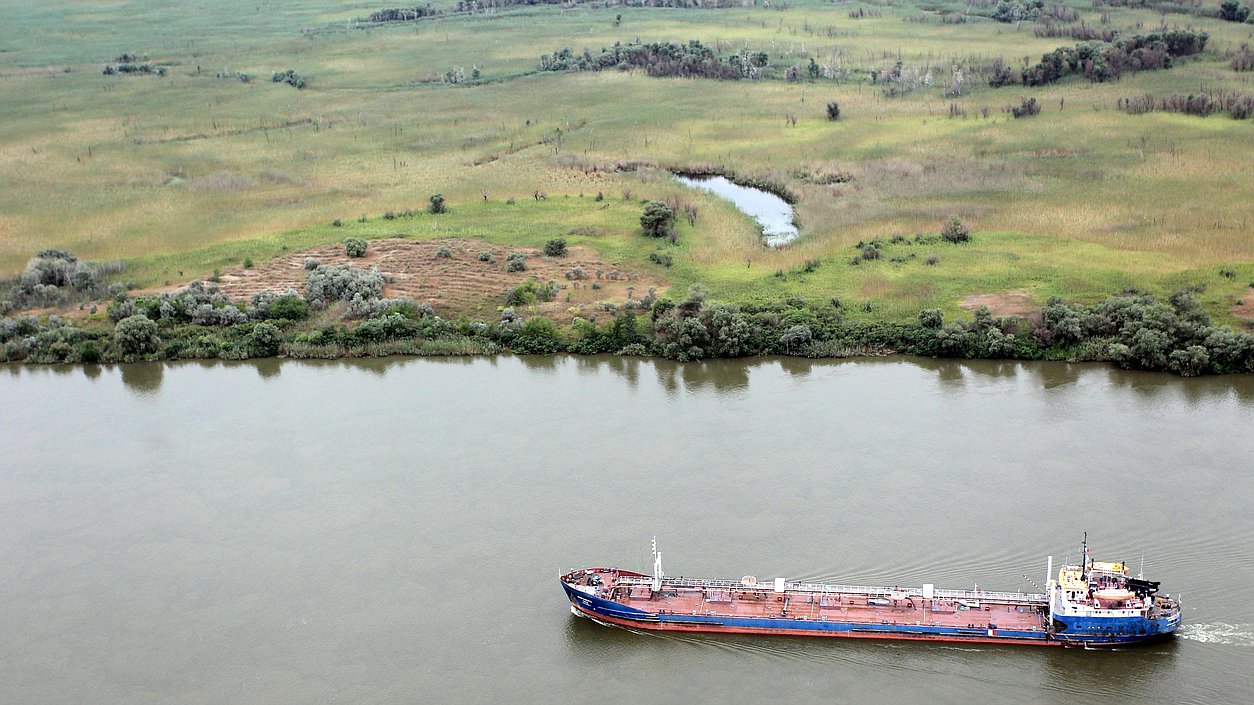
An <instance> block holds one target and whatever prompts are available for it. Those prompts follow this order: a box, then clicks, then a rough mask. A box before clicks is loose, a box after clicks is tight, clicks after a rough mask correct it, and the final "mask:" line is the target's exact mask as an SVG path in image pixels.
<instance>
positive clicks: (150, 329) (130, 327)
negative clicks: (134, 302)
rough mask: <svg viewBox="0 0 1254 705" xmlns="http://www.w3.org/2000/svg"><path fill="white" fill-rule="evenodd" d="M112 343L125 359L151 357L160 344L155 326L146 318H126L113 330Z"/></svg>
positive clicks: (136, 316)
mask: <svg viewBox="0 0 1254 705" xmlns="http://www.w3.org/2000/svg"><path fill="white" fill-rule="evenodd" d="M113 341H114V342H115V343H117V346H118V349H119V350H121V351H122V354H123V355H124V356H126V357H137V356H141V355H151V354H152V353H154V352H156V351H157V346H158V345H159V344H160V343H161V340H160V338H158V337H157V324H156V323H154V322H153V321H152V319H150V318H148V317H147V316H140V315H134V316H128V317H127V318H123V319H122V320H120V321H118V323H117V325H116V326H114V328H113Z"/></svg>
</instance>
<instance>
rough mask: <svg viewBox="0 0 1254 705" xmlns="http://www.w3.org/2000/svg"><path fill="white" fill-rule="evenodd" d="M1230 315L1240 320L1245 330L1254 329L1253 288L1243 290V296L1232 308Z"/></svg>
mask: <svg viewBox="0 0 1254 705" xmlns="http://www.w3.org/2000/svg"><path fill="white" fill-rule="evenodd" d="M1232 315H1234V316H1236V317H1237V318H1240V319H1241V322H1242V323H1244V324H1245V325H1246V327H1247V328H1250V327H1254V286H1252V287H1250V288H1248V289H1246V290H1245V296H1242V297H1241V300H1240V301H1239V302H1237V305H1236V306H1233V307H1232Z"/></svg>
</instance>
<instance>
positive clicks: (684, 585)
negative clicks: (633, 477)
mask: <svg viewBox="0 0 1254 705" xmlns="http://www.w3.org/2000/svg"><path fill="white" fill-rule="evenodd" d="M614 584H615V585H631V586H643V585H652V584H653V579H652V578H650V577H639V578H638V577H634V576H627V575H624V576H620V577H619V578H618V579H617V580H615V581H614ZM662 587H663V589H665V588H671V589H676V588H679V589H700V590H710V589H713V590H758V591H761V592H774V590H775V584H774V583H773V582H762V583H758V584H756V585H745V584H744V583H743V582H741V581H739V580H711V579H702V578H685V577H682V576H681V577H670V576H667V577H666V578H665V579H664V580H663V581H662ZM784 590H785V591H798V592H807V593H818V594H828V595H870V596H873V597H890V596H893V595H898V596H901V595H904V596H906V597H911V598H919V599H923V588H921V587H904V588H891V587H882V586H879V587H875V586H867V585H838V584H835V583H807V582H785V583H784ZM932 597H933V599H944V600H984V601H991V602H1014V603H1023V602H1031V603H1040V604H1042V605H1044V604H1045V603H1046V600H1045V595H1043V594H1039V593H1033V594H1029V593H1022V592H994V591H989V590H978V591H976V590H941V589H934V590H933V591H932Z"/></svg>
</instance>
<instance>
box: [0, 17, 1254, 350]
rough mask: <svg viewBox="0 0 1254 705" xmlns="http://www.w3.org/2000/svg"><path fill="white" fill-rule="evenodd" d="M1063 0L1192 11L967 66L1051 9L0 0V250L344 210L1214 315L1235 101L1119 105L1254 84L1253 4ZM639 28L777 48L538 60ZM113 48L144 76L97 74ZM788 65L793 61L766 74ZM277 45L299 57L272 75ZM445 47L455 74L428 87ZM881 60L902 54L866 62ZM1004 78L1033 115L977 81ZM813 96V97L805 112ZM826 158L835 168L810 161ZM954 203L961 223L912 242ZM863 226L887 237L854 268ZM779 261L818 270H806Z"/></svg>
mask: <svg viewBox="0 0 1254 705" xmlns="http://www.w3.org/2000/svg"><path fill="white" fill-rule="evenodd" d="M1063 5H1064V6H1065V7H1067V8H1069V9H1070V10H1072V11H1073V12H1074V15H1075V17H1074V19H1073V20H1068V21H1065V22H1061V23H1060V25H1059V26H1061V27H1063V29H1064V30H1066V29H1067V28H1075V27H1078V26H1080V25H1081V23H1083V24H1084V25H1086V26H1090V27H1094V28H1100V29H1103V30H1116V31H1120V32H1122V33H1124V34H1131V33H1136V32H1145V31H1149V30H1152V29H1154V28H1156V27H1159V26H1162V25H1166V26H1168V27H1191V28H1195V29H1199V30H1204V31H1206V32H1207V33H1208V34H1209V35H1210V39H1209V42H1208V45H1207V49H1206V51H1205V52H1204V53H1202V54H1201V55H1199V56H1196V57H1188V58H1184V59H1180V60H1178V61H1176V62H1175V64H1174V66H1173V67H1172V68H1170V69H1169V70H1159V71H1145V72H1139V73H1131V72H1129V73H1126V74H1125V75H1124V76H1123V77H1122V78H1121V79H1120V80H1118V81H1112V82H1106V83H1093V82H1090V81H1088V80H1086V79H1085V78H1083V77H1079V76H1077V77H1070V78H1067V79H1065V80H1063V81H1061V82H1059V83H1056V84H1053V85H1050V86H1045V87H1031V88H1029V87H1025V86H1021V85H1011V86H1006V87H1001V88H990V87H989V85H988V81H987V75H986V69H987V67H988V66H989V65H990V64H991V62H993V61H994V60H995V59H998V58H1000V59H1003V60H1004V61H1005V62H1006V63H1007V64H1008V65H1009V66H1011V68H1012V69H1014V70H1015V71H1017V70H1018V68H1019V67H1020V66H1021V65H1022V64H1023V63H1024V60H1025V58H1026V59H1027V60H1029V61H1030V62H1035V61H1038V60H1039V59H1040V57H1041V55H1042V54H1044V53H1046V52H1049V51H1052V50H1053V49H1055V48H1057V47H1059V46H1070V45H1074V44H1075V43H1076V40H1075V39H1074V38H1072V37H1069V36H1047V35H1048V34H1049V32H1046V31H1043V28H1045V27H1046V24H1045V23H1043V22H1031V21H1028V22H1022V23H1015V24H1004V23H1000V22H995V21H993V20H991V19H989V17H988V16H987V15H989V14H991V11H992V10H991V7H990V8H983V7H982V6H981V5H979V4H978V3H976V4H967V3H944V2H942V3H931V4H927V5H924V4H922V3H905V4H894V5H891V6H890V5H887V4H877V3H846V4H840V5H832V4H829V3H821V2H817V1H810V0H801V1H800V2H793V3H788V4H787V5H786V6H779V7H771V8H767V7H765V6H755V7H736V8H719V9H675V8H660V7H659V8H649V7H593V6H591V5H590V4H589V5H580V6H576V7H573V8H561V7H557V6H534V7H523V8H507V9H502V10H501V11H499V12H496V13H494V14H478V15H445V16H440V17H436V18H434V19H430V20H420V21H416V22H403V23H387V24H379V25H364V24H361V23H358V22H355V21H354V20H355V18H362V17H365V16H367V15H369V13H370V12H372V11H375V10H378V9H381V6H376V5H373V4H369V3H349V4H344V3H338V2H336V3H332V2H318V1H315V2H309V3H301V4H299V6H281V7H280V6H272V5H268V4H262V5H258V4H256V3H244V2H241V1H239V0H227V2H223V3H215V4H211V5H197V6H194V7H182V6H167V5H164V4H144V5H141V6H135V7H132V6H129V5H118V6H101V7H97V8H93V10H92V12H90V13H85V12H83V11H82V10H81V8H80V7H79V6H78V5H76V4H74V3H71V2H68V1H66V2H58V1H54V2H51V3H43V4H40V5H38V6H29V5H26V6H22V7H20V8H17V9H15V10H14V12H13V13H12V17H11V23H10V25H11V28H12V29H13V30H14V31H13V32H11V33H10V34H11V36H10V38H9V39H8V40H6V44H5V45H4V46H3V47H2V49H3V52H2V53H0V273H2V274H4V275H13V274H16V273H17V272H18V271H20V270H21V268H22V266H23V265H24V263H25V262H26V261H27V259H28V258H30V257H31V256H32V254H34V253H35V252H36V251H38V250H40V249H42V248H44V247H62V248H66V249H70V250H73V251H74V252H76V253H77V254H79V255H80V256H83V257H89V258H93V259H98V260H123V261H125V263H126V266H127V270H126V272H125V274H124V275H123V277H124V278H130V279H133V280H134V281H135V282H136V283H137V284H139V285H140V286H144V287H149V286H164V285H165V284H166V283H167V282H170V283H171V284H178V283H180V282H186V281H189V280H191V279H194V278H206V277H208V276H210V275H211V274H212V273H213V272H214V270H220V271H223V272H225V271H227V270H230V269H231V268H233V267H241V266H242V265H243V263H244V261H245V260H253V261H257V262H260V261H263V260H265V259H268V258H270V257H274V256H277V255H283V254H286V253H292V252H299V251H302V250H304V249H308V248H311V247H317V246H322V245H327V244H330V243H334V242H338V241H339V240H342V239H343V238H344V237H346V236H349V235H352V236H361V237H367V238H379V237H395V236H398V235H401V236H404V237H407V238H415V239H423V238H446V237H456V238H462V237H472V238H477V239H481V240H484V241H487V242H491V243H496V244H499V245H501V246H507V247H513V246H518V247H523V246H529V247H536V246H539V245H540V244H542V243H543V242H544V241H546V240H547V239H549V238H552V237H565V238H567V239H568V240H570V241H571V243H572V244H574V245H580V246H586V247H588V248H593V249H595V250H596V251H597V252H599V253H600V255H601V257H603V258H604V259H606V260H610V261H615V262H621V263H623V264H624V265H630V266H631V267H633V268H634V269H636V270H637V271H644V272H649V273H651V274H652V275H654V276H656V277H659V278H663V279H665V280H666V281H668V282H669V283H670V284H671V286H672V292H677V293H673V294H672V296H673V297H675V298H682V296H683V292H685V291H686V290H687V288H688V286H689V285H690V284H693V283H701V284H703V285H705V286H706V287H708V288H709V290H710V292H711V297H712V298H715V299H719V300H724V301H730V302H734V303H739V304H745V305H751V306H769V305H774V304H781V303H782V302H784V301H786V300H788V299H790V298H800V299H802V300H804V301H806V302H808V303H809V304H811V305H813V306H822V305H826V302H829V301H830V300H831V299H832V298H833V297H835V298H838V299H840V300H841V301H842V302H843V303H844V309H843V310H844V312H845V313H844V315H845V320H847V321H859V322H867V323H874V322H895V323H906V322H910V321H913V320H915V318H916V316H917V313H918V311H919V310H921V309H929V308H937V309H940V310H942V311H944V312H945V313H946V314H947V315H948V316H949V317H950V318H951V319H953V318H955V317H957V316H959V315H969V314H966V313H964V308H970V303H969V300H970V299H972V297H980V296H993V297H996V296H1007V295H1009V296H1015V297H1020V298H1022V299H1024V300H1026V301H1027V302H1029V303H1030V304H1032V305H1034V306H1036V307H1037V308H1039V307H1040V306H1043V305H1044V304H1045V303H1046V301H1047V300H1048V299H1049V298H1050V297H1052V296H1059V297H1062V298H1064V299H1067V300H1069V301H1075V302H1079V303H1086V304H1092V303H1095V302H1097V301H1099V300H1101V299H1103V298H1104V297H1106V296H1108V295H1110V294H1112V293H1115V292H1118V291H1121V290H1122V289H1124V288H1125V287H1128V286H1136V287H1140V288H1142V289H1145V290H1147V291H1149V292H1151V293H1154V294H1157V295H1160V296H1166V295H1169V294H1170V293H1171V292H1173V291H1176V290H1179V289H1182V288H1186V287H1201V288H1203V291H1202V292H1201V293H1200V294H1198V298H1199V300H1200V301H1201V302H1202V304H1203V305H1204V306H1205V308H1206V310H1207V311H1208V312H1209V313H1210V314H1211V315H1212V316H1213V317H1214V318H1215V319H1216V320H1218V321H1221V322H1226V323H1229V324H1232V325H1238V326H1239V325H1243V320H1242V319H1241V318H1240V317H1239V315H1238V313H1237V309H1236V308H1235V303H1236V301H1238V300H1239V299H1241V298H1242V297H1243V296H1245V295H1246V286H1247V285H1248V284H1249V283H1250V282H1251V281H1254V237H1251V227H1252V225H1254V224H1251V222H1250V214H1251V211H1250V203H1251V202H1254V165H1252V164H1251V162H1250V160H1249V159H1248V155H1249V154H1251V153H1254V130H1251V123H1250V122H1249V121H1248V120H1245V121H1238V120H1233V119H1230V118H1229V117H1227V116H1225V115H1223V114H1214V115H1211V116H1210V117H1205V118H1201V117H1193V116H1188V115H1181V114H1173V113H1164V112H1153V113H1149V114H1144V115H1130V114H1127V113H1126V112H1124V111H1121V110H1119V109H1117V105H1118V103H1119V101H1120V100H1121V99H1124V98H1129V97H1134V96H1141V95H1144V94H1147V93H1148V94H1152V95H1156V96H1164V95H1168V94H1171V93H1173V92H1183V93H1188V92H1196V91H1198V90H1199V89H1205V90H1207V91H1212V92H1213V91H1232V92H1244V93H1247V94H1248V93H1254V88H1251V86H1250V83H1249V76H1250V75H1251V74H1250V73H1248V72H1238V71H1235V70H1233V69H1232V68H1231V66H1230V63H1231V61H1232V57H1233V56H1234V55H1235V53H1236V52H1238V51H1239V50H1240V46H1241V44H1242V43H1243V42H1250V41H1251V30H1250V28H1249V25H1241V24H1238V23H1232V22H1223V21H1220V20H1219V19H1217V18H1214V17H1210V16H1206V15H1204V14H1197V13H1190V14H1182V13H1180V12H1175V11H1173V8H1174V9H1176V10H1178V9H1180V8H1178V7H1175V6H1168V5H1164V6H1162V7H1161V8H1156V7H1153V6H1150V7H1144V8H1116V7H1109V6H1106V5H1101V6H1096V5H1093V4H1090V3H1088V2H1066V3H1063ZM436 6H437V7H439V8H442V9H450V8H451V3H437V4H436ZM859 10H861V13H860V14H859V13H858V12H857V11H859ZM1160 10H1161V11H1160ZM855 15H857V16H855ZM958 18H961V21H959V19H958ZM1067 31H1069V30H1067ZM65 36H73V37H74V38H75V39H74V41H73V42H67V41H62V40H61V38H62V37H65ZM637 39H639V40H640V41H644V42H666V41H674V42H678V43H686V42H688V41H689V40H700V41H701V42H702V43H703V44H705V45H707V46H709V47H711V48H713V49H714V50H715V51H716V52H717V53H718V54H719V55H730V54H733V53H735V52H738V51H740V50H741V49H748V50H751V51H755V52H756V51H761V52H765V53H766V54H767V55H768V56H769V60H770V66H771V67H772V71H774V72H775V73H774V74H773V75H774V76H775V77H774V78H769V79H763V80H742V81H714V80H704V79H691V78H657V77H653V76H649V75H648V74H647V72H645V71H642V70H633V71H625V72H619V71H613V70H610V71H599V72H595V73H594V72H582V73H581V72H559V73H554V72H545V73H540V72H538V66H539V61H540V57H541V56H542V55H544V54H551V53H553V52H555V51H557V50H559V49H561V48H564V47H570V48H571V49H572V50H573V51H575V52H582V51H583V50H584V49H585V48H586V49H588V50H589V51H590V52H591V53H593V54H595V53H597V52H599V51H600V49H601V48H602V47H608V46H612V45H613V44H614V43H615V42H631V41H635V40H637ZM124 52H127V53H134V54H136V55H137V56H138V59H137V60H138V61H142V62H146V63H150V64H152V65H158V66H162V67H165V68H166V71H165V74H164V75H163V76H157V75H112V76H106V75H103V74H102V71H101V69H102V67H103V65H104V64H106V63H110V62H113V61H114V60H115V59H116V58H117V57H118V55H119V54H122V53H124ZM811 60H814V61H815V62H816V64H817V65H821V66H822V67H823V70H822V72H821V73H820V75H816V76H811V75H810V74H809V73H808V72H807V70H808V66H809V65H810V61H811ZM898 62H900V68H897V65H898ZM790 67H796V68H799V69H800V71H801V73H800V77H799V80H796V81H789V80H787V79H786V78H783V76H784V74H785V73H786V72H787V70H788V69H789V68H790ZM286 69H292V70H294V71H297V72H299V73H300V75H301V76H303V77H306V78H307V79H308V80H307V83H306V87H305V88H304V89H299V90H298V89H296V88H294V87H292V86H289V85H286V84H283V83H274V82H272V81H271V80H270V75H271V73H272V72H273V71H282V70H286ZM457 69H460V70H461V71H460V73H458V71H457ZM475 69H478V72H479V73H478V78H477V79H475V78H473V73H474V70H475ZM450 71H452V72H453V75H454V76H462V77H464V80H463V79H458V80H460V81H461V82H458V83H450V82H449V81H448V77H449V72H450ZM893 71H897V72H898V73H899V74H900V75H901V76H902V78H901V79H900V80H898V81H895V82H888V83H886V82H884V81H883V80H878V79H877V80H875V81H873V80H872V79H871V78H870V76H871V73H872V72H875V74H876V75H877V76H883V75H885V74H886V73H891V72H893ZM238 72H243V73H246V74H249V75H250V76H251V80H250V81H249V82H244V81H241V80H239V78H238ZM220 73H221V74H223V75H224V76H225V77H219V74H220ZM959 74H961V76H962V81H961V90H960V91H958V92H957V94H949V93H950V91H949V89H951V88H952V86H953V84H954V82H955V79H956V78H957V77H958V76H959ZM907 89H908V90H907ZM1029 96H1031V97H1034V98H1036V99H1037V100H1038V101H1039V103H1040V104H1041V105H1042V106H1043V109H1042V111H1041V113H1040V114H1039V115H1036V116H1035V117H1030V118H1024V119H1014V118H1013V117H1011V115H1010V114H1008V113H1007V112H1005V111H1004V110H1005V109H1006V108H1008V107H1009V106H1012V105H1018V104H1019V103H1020V101H1021V99H1023V98H1025V97H1029ZM830 101H836V102H838V103H839V105H840V107H841V119H840V120H839V121H829V120H828V119H827V115H826V111H825V105H826V104H827V103H828V102H830ZM635 163H648V164H665V165H675V166H682V165H685V164H706V165H717V166H718V167H720V168H723V169H726V170H730V171H734V172H735V173H737V174H739V175H742V176H744V177H746V178H765V179H771V180H772V181H776V182H778V183H781V184H783V185H784V186H785V187H786V188H787V189H788V191H789V192H790V193H795V194H796V195H797V196H798V197H799V200H798V203H797V215H798V220H799V222H800V223H801V225H802V236H801V238H800V239H799V240H798V241H797V242H796V243H795V244H794V245H792V246H790V247H787V248H784V249H782V250H779V251H772V250H767V249H765V248H763V247H761V245H760V243H759V242H758V239H757V237H756V235H755V229H754V225H753V223H752V222H751V221H749V220H748V219H746V218H745V217H744V216H743V215H741V214H740V213H739V212H737V211H736V210H735V209H734V208H733V207H731V206H730V205H729V204H727V203H725V202H723V201H720V200H718V199H717V198H715V197H713V196H710V195H708V194H703V193H699V192H693V191H689V190H686V189H683V188H682V187H680V186H679V185H677V184H675V183H674V182H673V181H672V180H671V179H670V178H669V177H668V176H667V174H665V173H664V172H661V171H658V170H654V169H623V168H620V167H621V166H622V165H625V164H635ZM833 172H841V173H847V174H848V175H849V176H850V177H851V180H848V181H845V182H841V183H821V181H822V179H819V178H815V175H817V174H824V173H833ZM433 193H442V194H444V196H445V197H446V198H447V199H448V202H449V204H450V206H451V212H450V213H448V214H445V215H441V216H428V215H419V216H416V217H413V218H408V219H396V220H385V219H384V218H383V217H382V215H383V214H384V213H386V212H388V211H392V212H403V211H404V210H405V209H419V210H420V209H422V208H423V206H424V205H425V204H426V202H427V199H428V197H429V196H430V195H431V194H433ZM598 193H601V194H602V195H603V197H604V198H603V200H600V201H598V200H595V196H596V194H598ZM667 198H673V199H681V200H683V201H685V202H689V203H692V204H694V205H695V206H696V207H697V210H698V212H699V215H698V217H697V218H696V221H695V224H693V225H689V224H687V223H686V222H683V223H681V224H680V227H679V232H678V242H677V244H675V245H661V247H662V250H661V251H663V252H665V253H666V254H669V255H671V258H672V263H673V264H672V266H671V267H669V268H666V267H662V266H660V265H658V264H656V263H654V262H652V261H650V259H649V255H650V254H652V253H654V252H656V251H659V250H658V248H659V243H657V242H654V241H651V240H648V239H645V238H643V237H642V236H641V235H640V234H639V225H638V218H639V215H640V211H641V209H642V204H641V203H640V201H641V199H647V200H664V199H667ZM511 199H512V202H510V201H511ZM362 214H365V216H366V222H364V223H361V222H358V219H359V218H360V217H361V216H362ZM950 215H959V216H961V217H962V218H963V220H964V221H965V222H967V223H968V224H969V226H970V227H971V228H972V230H973V231H974V236H973V240H972V242H970V243H966V244H962V245H949V244H944V243H916V241H915V236H916V235H917V234H930V233H935V232H937V231H938V230H939V228H940V225H941V223H942V221H943V220H944V219H945V218H947V217H949V216H950ZM337 219H338V220H339V221H341V223H342V225H341V226H340V227H335V226H332V225H331V223H332V221H335V220H337ZM894 236H904V237H906V238H907V239H908V242H901V241H900V240H899V241H898V242H896V243H894V242H893V238H894ZM872 241H880V242H882V243H884V245H883V247H882V248H880V249H881V250H882V255H883V256H882V257H880V258H878V259H875V260H870V261H863V262H862V263H861V264H859V265H856V266H855V265H850V264H849V262H850V260H851V259H852V258H853V256H854V255H856V254H858V253H859V252H860V251H861V248H859V247H858V243H860V242H861V243H863V245H864V246H865V244H866V243H869V242H872ZM912 255H913V256H912ZM930 257H934V258H935V260H936V262H935V264H927V262H928V260H929V258H930ZM807 262H818V263H819V266H818V267H817V268H814V267H811V269H812V271H810V272H805V271H804V270H805V269H806V263H807ZM1221 272H1222V273H1221ZM500 295H501V292H499V291H484V292H483V296H484V300H485V301H486V302H493V301H495V300H496V298H495V297H499V296H500ZM612 303H621V302H612ZM443 313H444V314H445V315H447V316H454V317H455V316H456V315H457V314H459V313H462V312H460V311H446V312H443Z"/></svg>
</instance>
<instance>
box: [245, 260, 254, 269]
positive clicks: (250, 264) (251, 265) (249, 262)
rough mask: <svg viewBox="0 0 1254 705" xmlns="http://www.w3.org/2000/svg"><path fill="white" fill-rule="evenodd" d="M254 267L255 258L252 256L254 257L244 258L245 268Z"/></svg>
mask: <svg viewBox="0 0 1254 705" xmlns="http://www.w3.org/2000/svg"><path fill="white" fill-rule="evenodd" d="M252 268H253V258H252V257H245V258H244V269H252Z"/></svg>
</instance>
